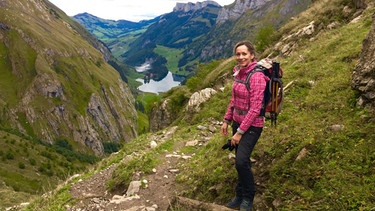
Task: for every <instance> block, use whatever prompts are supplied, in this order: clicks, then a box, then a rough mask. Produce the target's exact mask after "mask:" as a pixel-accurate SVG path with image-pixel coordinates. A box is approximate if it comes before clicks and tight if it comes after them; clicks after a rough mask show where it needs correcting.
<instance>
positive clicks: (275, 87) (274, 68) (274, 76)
mask: <svg viewBox="0 0 375 211" xmlns="http://www.w3.org/2000/svg"><path fill="white" fill-rule="evenodd" d="M279 71H280V63H278V62H273V63H272V76H271V77H272V79H271V80H272V99H271V100H272V111H271V125H273V126H275V127H276V119H277V109H278V107H277V106H278V105H277V103H278V99H277V98H278V93H279V83H278V81H277V80H276V79H277V78H279V77H280V75H279Z"/></svg>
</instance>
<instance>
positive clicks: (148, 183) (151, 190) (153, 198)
mask: <svg viewBox="0 0 375 211" xmlns="http://www.w3.org/2000/svg"><path fill="white" fill-rule="evenodd" d="M175 130H176V128H171V129H170V130H169V131H166V132H165V133H163V134H162V135H159V137H152V139H150V140H167V139H169V138H170V136H171V135H172V134H173V133H174V131H175ZM206 138H207V137H206ZM192 142H194V141H192ZM186 144H194V143H186ZM160 156H161V159H162V162H161V163H160V164H159V165H158V166H157V167H155V169H153V173H151V174H148V175H136V177H135V179H134V180H133V182H131V184H130V185H129V188H128V190H127V191H126V193H123V194H118V195H116V194H113V193H109V192H107V191H106V181H108V180H109V179H110V178H111V175H112V172H113V171H114V170H115V169H116V165H112V166H109V167H107V168H106V169H103V170H102V171H99V172H96V173H95V174H94V175H92V176H91V177H89V178H87V179H81V180H79V181H78V182H76V183H74V184H73V185H72V187H71V190H70V192H71V195H72V197H73V198H74V199H76V200H78V203H77V204H76V205H75V206H72V207H71V206H68V205H66V206H65V207H66V210H67V211H86V210H87V211H99V210H100V211H107V210H108V211H110V210H128V211H153V210H168V209H170V205H171V204H172V201H173V200H174V201H176V200H177V201H178V203H184V204H189V206H193V207H194V206H195V207H200V209H201V210H229V209H227V208H225V207H221V206H218V205H215V204H207V203H202V202H198V201H194V200H191V199H185V198H182V197H177V195H178V191H179V190H178V187H177V185H176V183H175V178H176V175H177V174H178V173H179V169H178V167H179V165H181V163H182V162H185V161H186V160H188V159H190V158H191V157H190V156H187V155H181V154H178V153H168V152H165V153H164V154H161V155H160ZM124 192H125V191H124Z"/></svg>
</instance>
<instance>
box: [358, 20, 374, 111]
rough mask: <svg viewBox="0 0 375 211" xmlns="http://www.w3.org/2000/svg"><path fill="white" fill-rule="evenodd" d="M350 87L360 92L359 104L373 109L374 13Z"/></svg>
mask: <svg viewBox="0 0 375 211" xmlns="http://www.w3.org/2000/svg"><path fill="white" fill-rule="evenodd" d="M352 87H353V89H355V90H357V91H358V92H359V93H360V97H359V99H358V101H357V104H358V105H359V106H365V107H367V108H369V109H371V110H375V14H374V15H373V21H372V28H371V31H370V33H369V34H368V36H367V38H366V39H365V40H364V41H363V51H362V53H361V58H360V60H359V62H358V63H357V65H356V67H355V70H354V72H353V76H352Z"/></svg>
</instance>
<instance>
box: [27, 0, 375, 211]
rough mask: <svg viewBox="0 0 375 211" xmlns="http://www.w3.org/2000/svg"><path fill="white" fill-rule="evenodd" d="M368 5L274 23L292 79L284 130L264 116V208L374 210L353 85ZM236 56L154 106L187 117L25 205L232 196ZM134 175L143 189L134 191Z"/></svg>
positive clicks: (287, 78)
mask: <svg viewBox="0 0 375 211" xmlns="http://www.w3.org/2000/svg"><path fill="white" fill-rule="evenodd" d="M355 2H356V3H358V1H355ZM360 3H366V5H367V7H366V9H363V7H356V5H355V4H354V1H347V0H334V1H332V0H318V1H314V3H313V5H312V6H311V7H310V8H309V9H308V10H307V11H305V12H303V13H302V14H300V15H298V16H296V17H294V18H293V19H292V20H290V22H288V23H287V24H286V25H285V26H284V27H282V28H281V29H280V30H278V31H277V33H279V34H276V36H277V37H279V38H280V39H279V40H277V42H275V43H274V45H272V46H275V48H273V49H267V50H266V51H265V52H263V54H262V55H271V52H272V55H273V56H278V57H277V60H278V61H280V62H281V64H282V68H283V70H284V77H283V80H284V82H285V84H291V85H290V86H288V88H287V90H286V95H285V101H284V106H283V112H282V113H281V114H280V115H279V118H278V125H277V127H276V128H273V127H270V125H269V123H267V125H266V127H265V129H264V132H263V134H262V137H261V139H260V141H259V143H258V144H257V146H256V147H255V151H254V153H253V157H252V162H253V169H254V173H255V176H256V184H257V188H258V193H257V195H256V199H255V205H254V206H255V209H256V210H373V209H374V208H375V198H374V194H373V193H374V187H375V178H374V175H375V172H374V168H373V166H374V164H375V163H374V162H375V149H374V148H373V147H372V145H373V141H374V140H375V137H374V133H373V131H375V119H374V115H373V113H371V111H370V110H367V109H364V108H361V107H357V106H356V102H357V100H358V93H357V92H355V91H354V90H352V89H351V76H352V72H353V70H354V67H355V65H356V63H357V62H358V60H359V59H360V58H359V57H360V55H361V51H362V47H363V45H362V42H363V40H364V39H365V38H366V36H367V35H368V34H369V31H370V28H371V27H372V28H375V20H373V17H374V15H375V5H374V2H373V1H370V0H367V1H364V2H362V1H360ZM338 5H340V6H338ZM249 37H250V36H249ZM369 40H374V39H369ZM221 62H222V63H221ZM234 64H235V61H233V58H229V59H227V60H225V61H224V62H223V61H215V62H212V63H209V64H205V65H201V66H199V70H200V71H199V73H198V74H197V76H196V77H193V78H191V79H190V80H189V81H188V82H187V85H186V86H181V87H178V88H174V89H172V90H171V91H169V92H168V93H166V94H165V95H163V97H164V100H163V101H162V102H161V103H160V104H159V105H158V106H157V107H159V109H162V108H165V109H170V110H172V111H173V110H174V111H173V112H175V113H180V115H179V116H178V117H177V118H173V119H172V120H174V122H173V123H172V124H171V125H170V126H168V127H166V128H165V129H163V130H159V131H157V132H155V133H149V134H144V135H141V136H140V137H138V138H137V139H135V140H134V141H132V142H130V143H129V144H127V145H125V146H124V147H123V149H122V150H121V151H120V152H119V153H116V154H112V155H111V157H109V158H108V159H104V160H103V161H102V162H100V163H99V164H98V165H97V166H96V168H94V169H92V170H91V171H88V172H87V173H85V174H82V175H77V176H76V177H74V178H72V180H69V181H67V182H66V183H65V184H62V185H61V186H60V187H59V188H58V189H56V190H55V191H53V192H52V193H51V195H49V196H48V197H44V198H40V199H37V200H36V201H33V202H32V203H31V204H30V205H29V206H28V207H25V210H65V209H68V210H82V209H83V210H84V209H102V210H110V209H120V208H123V209H125V208H131V209H132V210H143V209H146V208H147V209H154V210H155V209H156V210H157V209H160V210H166V207H169V209H170V210H193V208H191V207H190V208H187V207H186V205H187V204H190V205H192V204H196V205H197V206H198V207H199V209H200V210H215V209H214V208H212V207H215V206H217V205H218V204H219V205H220V204H225V203H226V202H227V201H228V200H230V199H231V198H232V197H233V193H234V185H235V181H236V172H235V168H234V166H233V158H231V157H232V156H231V155H232V153H231V152H229V151H227V150H225V151H223V150H222V149H221V146H222V145H223V144H225V143H226V140H227V138H228V137H222V136H221V134H220V133H219V128H220V125H221V121H222V116H223V114H224V112H225V110H226V106H227V103H228V102H229V98H230V92H231V91H230V87H231V80H232V79H231V77H230V73H231V70H232V67H233V65H234ZM205 88H214V89H215V90H217V93H216V94H215V95H213V96H212V97H211V98H210V99H209V100H208V101H206V102H204V103H202V104H201V105H200V106H199V111H196V112H189V113H187V112H185V108H186V103H187V100H188V98H189V97H190V96H191V95H192V93H194V92H196V91H200V90H203V89H205ZM221 88H224V89H221ZM221 90H222V91H221ZM181 102H184V103H181ZM131 181H138V184H139V185H140V186H141V188H140V190H139V191H135V192H132V193H133V195H132V194H130V195H128V196H127V195H126V192H127V190H128V187H129V184H130V182H131ZM133 184H134V183H133ZM134 193H135V195H134ZM176 196H177V197H176ZM186 197H187V198H190V200H187V199H186ZM191 199H195V200H199V201H198V202H197V201H192V200H191ZM187 201H188V202H189V203H187ZM203 202H207V203H208V204H205V203H203ZM211 203H215V204H211ZM216 208H217V207H216ZM196 209H198V208H196ZM222 209H223V210H225V208H222ZM216 210H217V209H216Z"/></svg>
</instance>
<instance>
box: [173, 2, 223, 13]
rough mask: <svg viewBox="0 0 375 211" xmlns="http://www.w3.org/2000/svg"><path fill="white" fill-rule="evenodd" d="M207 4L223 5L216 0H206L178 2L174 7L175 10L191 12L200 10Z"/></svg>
mask: <svg viewBox="0 0 375 211" xmlns="http://www.w3.org/2000/svg"><path fill="white" fill-rule="evenodd" d="M207 5H214V6H217V7H221V6H220V4H218V3H216V2H215V1H204V2H197V3H191V2H189V3H176V6H175V7H174V8H173V12H177V11H183V12H189V11H196V10H200V9H202V8H204V7H207Z"/></svg>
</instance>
